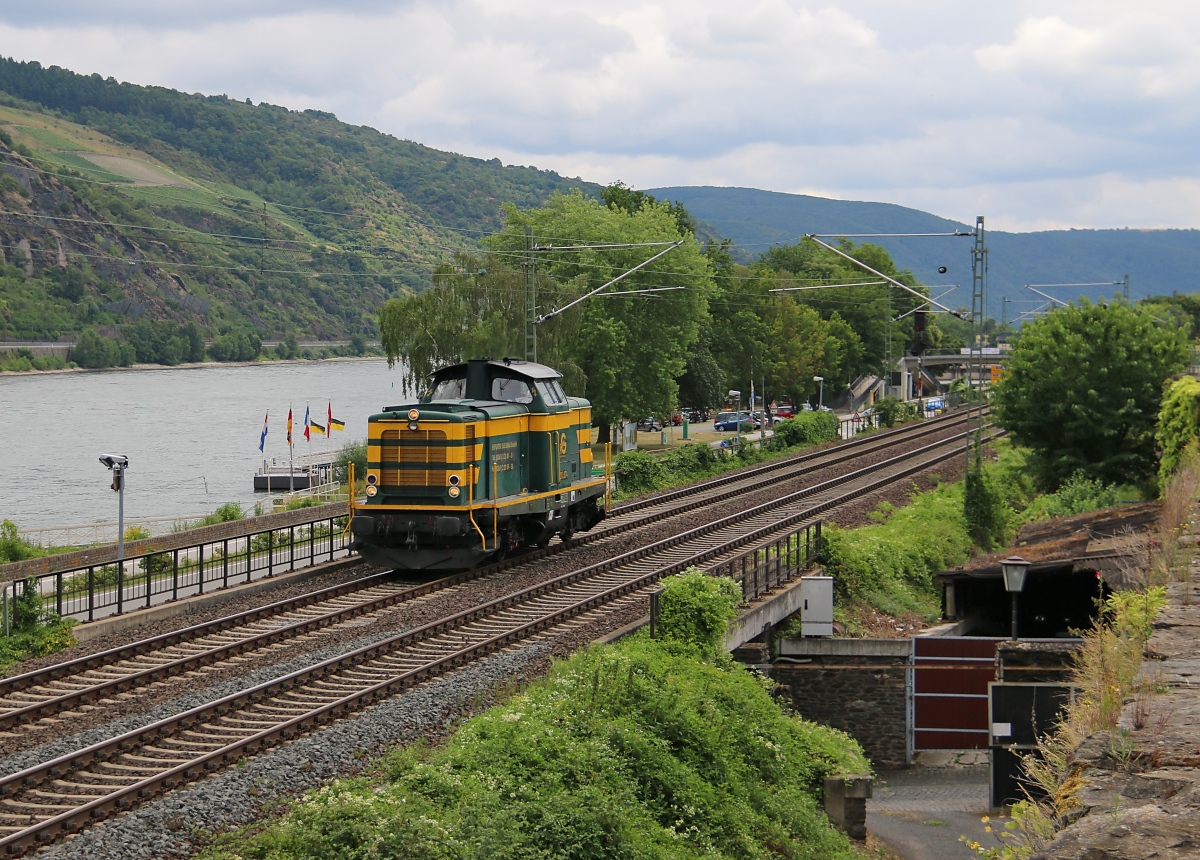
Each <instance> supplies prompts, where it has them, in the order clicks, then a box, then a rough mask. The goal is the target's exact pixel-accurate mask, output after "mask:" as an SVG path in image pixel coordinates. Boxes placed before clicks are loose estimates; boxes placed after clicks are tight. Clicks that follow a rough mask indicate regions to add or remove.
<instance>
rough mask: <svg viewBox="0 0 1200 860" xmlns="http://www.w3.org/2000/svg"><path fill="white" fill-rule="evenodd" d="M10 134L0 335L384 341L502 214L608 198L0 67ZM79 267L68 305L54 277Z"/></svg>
mask: <svg viewBox="0 0 1200 860" xmlns="http://www.w3.org/2000/svg"><path fill="white" fill-rule="evenodd" d="M0 132H3V136H0V161H2V162H3V173H2V174H0V176H3V177H5V179H4V181H3V182H0V194H2V195H3V197H4V200H3V203H4V209H5V212H7V213H8V214H9V217H7V218H5V219H4V222H3V223H0V246H3V247H4V248H5V249H6V250H7V251H8V254H7V257H6V258H5V259H4V260H3V261H2V262H5V263H8V264H10V265H8V266H6V268H5V269H4V270H3V273H2V274H0V338H5V337H11V338H25V337H34V338H47V337H48V338H53V337H57V336H58V335H61V334H64V333H68V332H71V331H76V330H78V329H79V327H80V326H82V325H97V324H98V325H106V324H117V323H123V322H128V321H129V320H130V319H132V318H136V317H139V316H141V315H146V316H148V317H151V318H162V319H175V320H178V321H184V320H191V321H195V322H197V323H198V324H199V325H200V326H201V328H203V329H204V330H205V331H207V332H208V333H209V334H213V333H215V332H216V331H223V330H228V329H229V328H231V327H239V326H240V327H252V328H254V329H255V330H256V331H258V332H259V333H261V334H262V336H264V337H282V336H283V335H285V334H287V333H296V334H298V335H300V336H301V337H305V336H308V337H315V338H318V339H333V338H341V337H345V336H347V335H351V334H367V335H370V334H373V333H374V325H375V322H374V315H375V312H376V311H377V309H378V307H379V305H380V304H381V303H382V301H383V300H384V299H385V298H386V297H387V296H388V295H394V294H395V293H396V292H398V291H400V290H403V289H413V288H420V287H421V286H422V285H423V284H424V283H426V282H427V281H428V278H429V275H430V273H431V271H432V269H433V267H434V266H435V265H436V264H438V263H440V262H445V261H447V260H449V259H450V258H451V255H452V253H453V252H454V251H455V250H456V249H463V248H468V247H472V246H474V244H475V242H476V240H477V238H478V237H479V236H480V235H482V234H484V233H486V232H490V231H492V230H494V229H496V228H497V227H499V225H500V222H501V205H502V204H503V203H504V202H508V201H511V202H514V203H516V204H517V205H519V206H536V205H539V204H541V203H542V202H543V201H544V200H545V199H546V198H547V197H548V196H549V195H550V194H551V193H552V192H553V191H556V190H566V189H569V188H583V189H585V190H587V191H589V192H594V191H595V190H597V189H598V188H599V186H596V185H594V184H590V183H585V182H582V181H581V180H573V179H566V178H564V177H561V176H559V175H558V174H556V173H553V172H551V171H545V170H538V169H537V168H534V167H512V166H508V167H506V166H504V165H502V164H501V163H500V161H499V160H498V159H493V160H491V161H484V160H482V159H477V158H469V157H466V156H461V155H457V154H454V153H449V152H441V151H439V150H436V149H432V148H430V147H426V146H422V145H421V144H418V143H414V142H411V141H403V140H399V139H397V138H394V137H392V136H390V135H386V134H383V133H381V132H378V131H375V130H374V129H371V128H365V127H361V126H352V125H349V124H347V123H343V122H341V121H340V120H338V119H337V118H336V117H334V116H333V115H331V114H327V113H322V112H319V111H291V110H288V109H286V108H282V107H278V106H275V105H269V104H259V105H253V104H247V103H245V102H239V101H235V100H232V99H229V98H227V97H225V96H201V95H189V94H186V93H180V92H176V91H174V90H169V89H165V88H161V87H142V86H136V85H133V84H126V83H118V82H117V81H115V80H113V79H112V78H108V79H104V78H101V77H100V76H98V75H91V76H84V75H78V74H75V73H73V72H70V71H67V70H64V69H60V68H56V67H51V68H43V67H42V66H40V65H39V64H37V63H19V62H14V61H13V60H9V59H4V58H0ZM89 222H91V225H92V226H94V227H97V228H99V229H98V230H95V231H89V230H86V229H85V230H80V229H74V228H75V227H83V226H86V225H87V224H88V223H89ZM110 225H111V226H110ZM14 263H15V265H12V264H14ZM68 264H78V265H68ZM76 269H77V270H78V271H79V272H82V273H83V276H84V283H83V284H82V285H80V286H79V289H75V288H72V290H71V291H69V293H70V295H66V294H64V292H63V290H61V289H57V288H56V287H55V283H56V282H55V279H56V278H59V277H61V276H63V273H64V272H66V271H68V270H76ZM37 308H41V309H42V310H43V311H44V313H41V314H40V315H39V314H38V313H37V312H36V311H35V309H37ZM39 316H40V318H39Z"/></svg>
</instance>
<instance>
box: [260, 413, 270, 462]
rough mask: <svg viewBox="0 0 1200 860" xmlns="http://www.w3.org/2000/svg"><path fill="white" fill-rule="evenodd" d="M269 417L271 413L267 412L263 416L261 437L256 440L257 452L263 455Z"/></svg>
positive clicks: (265, 450)
mask: <svg viewBox="0 0 1200 860" xmlns="http://www.w3.org/2000/svg"><path fill="white" fill-rule="evenodd" d="M270 417H271V413H270V412H269V411H268V412H267V414H266V415H265V416H263V431H262V436H261V437H260V438H259V440H258V450H259V451H261V452H262V453H264V454H265V453H267V419H268V418H270Z"/></svg>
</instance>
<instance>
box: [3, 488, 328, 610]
mask: <svg viewBox="0 0 1200 860" xmlns="http://www.w3.org/2000/svg"><path fill="white" fill-rule="evenodd" d="M346 515H347V511H346V505H345V504H344V503H333V504H327V505H320V506H317V507H312V508H302V509H300V510H295V511H284V512H282V513H278V514H268V515H266V516H261V517H250V518H247V519H244V520H234V521H232V522H227V523H220V524H218V525H214V526H205V527H203V528H199V529H195V530H192V531H189V532H180V533H177V534H170V535H162V536H160V537H153V538H147V539H145V540H138V541H131V542H129V543H127V544H126V545H125V550H126V552H125V558H124V560H123V561H118V560H117V556H116V547H115V546H111V545H110V546H100V547H91V548H88V549H84V550H78V551H76V552H69V553H62V554H60V555H50V556H43V557H41V558H35V559H27V560H25V561H19V562H13V563H11V564H6V565H0V582H3V590H4V593H5V596H7V594H8V591H9V589H10V583H15V582H17V581H28V580H30V579H32V580H34V582H35V584H36V588H37V590H38V593H39V595H40V596H41V598H42V601H43V603H44V604H45V605H46V606H47V607H49V608H53V609H54V611H55V612H57V613H58V614H59V615H60V616H63V617H65V618H77V619H80V620H84V621H93V620H95V619H96V618H98V617H103V616H106V615H112V614H118V615H119V614H121V613H124V612H128V611H131V610H133V609H143V608H146V607H149V606H152V605H155V604H158V603H166V602H169V601H172V600H177V599H179V598H181V597H190V596H193V595H197V594H204V593H206V591H211V590H214V589H217V588H225V587H228V586H230V585H238V584H241V583H245V582H250V581H252V580H255V579H261V578H264V577H269V576H274V575H275V574H276V573H281V572H285V571H291V570H296V569H297V568H300V567H307V566H310V565H314V564H317V563H320V562H324V561H332V560H333V559H335V558H338V557H342V556H346V555H348V554H349V540H348V536H347V535H345V527H346ZM11 587H13V588H14V590H15V587H16V586H15V585H13V586H11Z"/></svg>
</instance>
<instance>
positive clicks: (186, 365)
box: [0, 355, 387, 379]
mask: <svg viewBox="0 0 1200 860" xmlns="http://www.w3.org/2000/svg"><path fill="white" fill-rule="evenodd" d="M386 360H387V359H386V358H385V357H384V356H382V355H338V356H331V357H329V358H258V359H255V360H254V361H189V362H183V363H182V364H171V365H167V364H131V365H129V366H128V367H102V368H95V367H59V368H55V369H54V370H0V379H8V378H16V377H21V376H58V375H61V374H64V373H110V372H122V371H131V370H196V369H197V368H209V367H211V368H218V367H278V366H280V365H288V364H313V363H314V362H320V363H325V362H339V361H386Z"/></svg>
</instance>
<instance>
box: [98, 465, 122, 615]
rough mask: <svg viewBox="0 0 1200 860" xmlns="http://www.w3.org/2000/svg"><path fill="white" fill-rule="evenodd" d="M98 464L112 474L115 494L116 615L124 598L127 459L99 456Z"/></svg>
mask: <svg viewBox="0 0 1200 860" xmlns="http://www.w3.org/2000/svg"><path fill="white" fill-rule="evenodd" d="M100 462H101V463H103V464H104V465H105V466H107V467H108V468H109V469H110V470H111V471H112V473H113V479H112V488H113V489H114V490H116V492H117V614H120V612H121V610H122V608H123V606H122V603H123V602H124V601H123V600H122V598H123V597H124V596H125V470H126V469H128V468H129V458H128V457H126V456H125V455H124V454H101V455H100Z"/></svg>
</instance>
